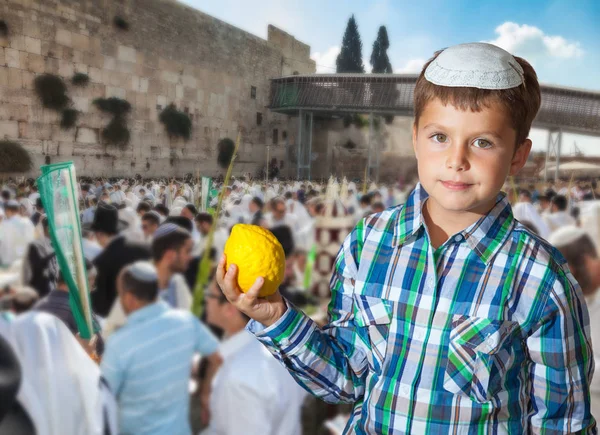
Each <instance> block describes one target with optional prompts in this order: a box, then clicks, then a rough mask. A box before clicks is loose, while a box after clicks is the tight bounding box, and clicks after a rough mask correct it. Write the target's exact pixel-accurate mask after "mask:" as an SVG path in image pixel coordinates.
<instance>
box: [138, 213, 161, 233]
mask: <svg viewBox="0 0 600 435" xmlns="http://www.w3.org/2000/svg"><path fill="white" fill-rule="evenodd" d="M159 225H160V215H159V214H158V213H157V212H155V211H149V212H147V213H144V215H143V216H142V231H143V232H144V236H145V237H146V238H150V237H152V236H153V235H154V233H155V232H156V230H157V229H158V227H159Z"/></svg>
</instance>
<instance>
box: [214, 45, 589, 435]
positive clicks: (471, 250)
mask: <svg viewBox="0 0 600 435" xmlns="http://www.w3.org/2000/svg"><path fill="white" fill-rule="evenodd" d="M414 98H415V122H414V127H413V146H414V149H415V153H416V157H417V160H418V170H419V179H420V184H418V185H417V187H416V188H415V190H414V191H413V192H412V193H411V195H410V196H409V198H408V199H407V201H406V203H405V204H404V205H403V206H399V207H396V208H393V209H388V210H386V211H384V212H382V213H379V214H376V215H372V216H369V217H367V218H366V219H363V220H362V221H361V222H360V223H359V224H358V225H357V227H356V228H355V229H354V231H353V232H352V233H351V234H350V235H349V236H348V237H347V238H346V240H345V241H344V244H343V246H342V248H341V250H340V253H339V255H338V258H337V260H336V264H335V270H334V273H333V277H332V280H331V292H332V300H331V303H330V306H329V321H330V323H329V324H328V325H326V326H325V327H324V328H318V327H317V326H316V325H315V324H314V323H313V322H312V321H311V320H310V319H309V318H308V317H306V316H305V315H304V314H302V313H301V312H299V311H298V310H296V309H295V308H294V307H293V306H291V305H290V304H287V303H286V301H285V300H283V299H282V298H281V296H280V295H279V294H277V293H276V294H275V295H273V296H271V297H270V298H268V299H259V298H258V297H257V295H258V290H259V288H260V286H261V285H262V282H263V280H262V278H258V279H257V281H256V283H255V284H254V286H253V288H252V289H251V290H250V291H249V292H248V293H247V294H245V295H244V294H241V293H240V292H239V287H237V284H236V282H237V281H236V271H237V268H236V267H234V266H231V267H230V268H229V269H228V270H227V271H226V272H225V267H224V262H223V260H221V263H220V265H219V269H218V280H219V284H220V286H221V288H222V290H223V292H224V293H225V295H226V296H227V297H228V298H229V300H230V301H232V302H233V303H234V304H235V305H236V306H237V307H238V308H239V309H240V310H242V311H243V312H244V313H246V314H247V315H248V316H249V317H251V318H253V319H254V320H255V321H254V322H250V323H249V325H248V329H249V330H250V331H251V332H253V333H254V334H255V335H256V336H257V338H258V339H259V340H260V341H261V342H262V343H263V344H264V345H265V346H266V347H267V349H269V351H270V352H271V353H272V354H273V355H274V356H275V357H276V358H277V359H279V360H280V361H281V362H282V363H283V364H284V365H285V366H286V367H287V369H288V370H289V371H290V373H291V374H292V375H293V376H294V378H295V379H296V380H297V381H298V382H299V383H300V384H301V385H303V386H304V387H305V388H306V389H307V390H309V391H311V392H312V393H313V394H315V395H317V396H319V397H321V398H323V399H324V400H325V401H328V402H349V403H354V409H353V412H352V414H351V416H350V419H349V421H348V424H347V426H346V429H345V432H344V433H346V434H404V433H414V434H455V433H456V434H459V433H460V434H463V433H465V434H466V433H469V434H470V433H510V434H524V433H544V434H550V433H552V434H555V433H556V434H558V433H560V434H563V433H575V432H577V433H595V430H596V429H595V421H594V419H593V417H592V416H591V414H590V407H589V381H590V379H591V376H592V373H593V357H592V352H591V344H590V338H589V319H588V313H587V309H586V306H585V303H584V301H583V296H582V294H581V289H580V288H579V286H578V285H577V284H576V282H575V280H574V279H573V276H572V275H571V274H570V273H569V271H568V267H567V264H566V263H565V261H564V259H563V258H562V257H561V256H560V254H559V253H558V252H557V251H556V250H555V249H554V248H552V247H551V246H550V245H548V244H547V243H546V242H544V241H543V240H541V239H539V238H538V237H536V236H535V235H533V234H532V233H530V232H529V231H528V230H527V229H525V228H524V227H523V226H522V225H521V224H519V222H517V221H516V220H515V219H514V218H513V215H512V211H511V207H510V204H509V203H508V200H507V198H506V196H505V195H504V194H503V193H501V192H500V189H501V187H502V185H503V183H504V181H505V179H506V177H507V176H508V175H514V174H516V173H517V172H518V171H519V170H520V169H521V168H522V167H523V166H524V164H525V162H526V160H527V156H528V155H529V151H530V149H531V141H530V140H529V139H527V136H528V134H529V129H530V126H531V123H532V121H533V119H534V118H535V115H536V113H537V111H538V109H539V106H540V89H539V84H538V81H537V77H536V74H535V71H534V70H533V68H532V67H531V66H530V65H529V64H528V63H527V62H526V61H524V60H523V59H520V58H514V57H513V56H511V55H510V54H509V53H507V52H505V51H504V50H502V49H500V48H497V47H495V46H492V45H489V44H464V45H459V46H455V47H451V48H448V49H446V50H444V51H442V52H440V53H436V55H435V57H434V58H433V59H432V60H431V61H429V63H427V64H426V65H425V67H424V69H423V72H422V73H421V75H420V77H419V78H418V80H417V84H416V87H415V97H414Z"/></svg>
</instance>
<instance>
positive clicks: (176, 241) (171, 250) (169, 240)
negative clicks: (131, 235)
mask: <svg viewBox="0 0 600 435" xmlns="http://www.w3.org/2000/svg"><path fill="white" fill-rule="evenodd" d="M192 247H193V242H192V236H191V234H190V233H189V231H186V230H184V229H183V228H181V227H180V226H178V225H176V224H174V223H171V222H168V223H164V224H163V225H161V226H160V227H158V229H157V230H156V232H155V233H154V239H153V240H152V258H153V260H154V262H155V264H156V266H157V267H161V266H166V267H167V268H168V269H169V270H170V271H171V272H172V273H182V272H185V271H186V270H187V268H188V265H189V264H190V260H191V259H192Z"/></svg>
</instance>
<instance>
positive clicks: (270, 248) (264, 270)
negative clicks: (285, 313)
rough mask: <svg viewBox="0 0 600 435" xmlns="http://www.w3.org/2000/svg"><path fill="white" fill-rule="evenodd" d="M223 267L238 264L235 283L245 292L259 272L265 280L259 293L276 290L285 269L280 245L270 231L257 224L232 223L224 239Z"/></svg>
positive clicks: (271, 292) (266, 294)
mask: <svg viewBox="0 0 600 435" xmlns="http://www.w3.org/2000/svg"><path fill="white" fill-rule="evenodd" d="M224 253H225V255H226V257H227V264H226V267H227V268H228V269H229V265H230V264H235V265H236V266H237V267H238V285H239V287H240V289H241V290H242V291H243V292H244V293H246V292H247V291H248V290H249V289H250V287H252V285H253V284H254V281H256V278H258V277H259V276H262V277H263V278H264V279H265V282H264V284H263V286H262V288H261V289H260V293H259V296H260V297H266V296H270V295H272V294H273V293H275V292H276V291H277V289H278V288H279V285H280V284H281V282H282V281H283V275H284V273H285V254H284V253H283V247H282V246H281V244H280V243H279V241H278V240H277V239H276V238H275V236H274V235H273V233H271V232H270V231H269V230H266V229H264V228H262V227H259V226H257V225H246V224H237V225H234V226H233V229H232V230H231V234H230V235H229V239H227V242H226V243H225V250H224Z"/></svg>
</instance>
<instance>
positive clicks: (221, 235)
mask: <svg viewBox="0 0 600 435" xmlns="http://www.w3.org/2000/svg"><path fill="white" fill-rule="evenodd" d="M198 234H200V233H198ZM200 236H201V239H200V242H199V246H200V249H199V251H198V254H197V255H202V254H203V253H204V250H205V248H206V238H207V237H208V236H203V235H202V234H200ZM228 238H229V233H228V232H227V230H226V229H225V228H217V229H216V230H215V235H214V237H213V248H215V251H216V252H215V254H216V257H215V258H216V260H217V261H219V260H220V259H221V256H222V255H223V251H224V250H225V242H227V239H228Z"/></svg>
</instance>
